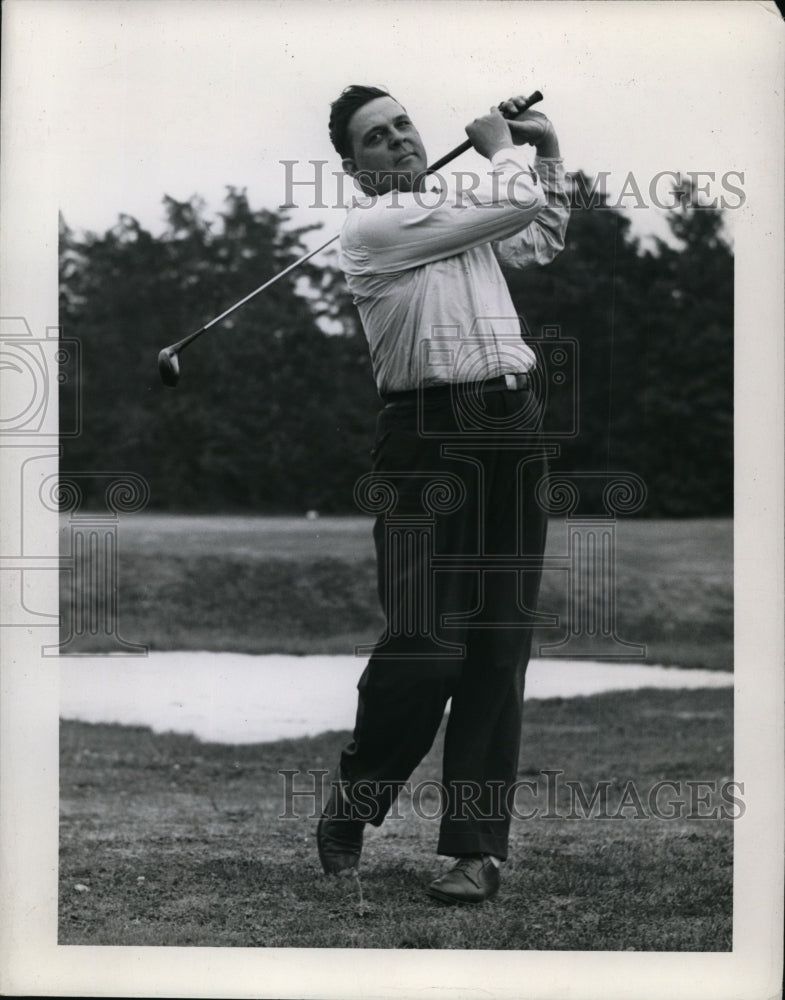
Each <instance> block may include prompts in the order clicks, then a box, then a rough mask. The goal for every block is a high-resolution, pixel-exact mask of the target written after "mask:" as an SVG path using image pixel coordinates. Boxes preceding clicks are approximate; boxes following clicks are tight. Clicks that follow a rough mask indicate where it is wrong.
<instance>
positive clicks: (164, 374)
mask: <svg viewBox="0 0 785 1000" xmlns="http://www.w3.org/2000/svg"><path fill="white" fill-rule="evenodd" d="M541 100H542V94H541V93H540V91H539V90H535V91H534V93H533V94H531V95H530V96H529V97H527V98H526V103H525V105H524V107H523V108H522V109H521V110H519V111H517V112H516V113H515V114H514V115H505V117H506V118H509V119H510V120H511V121H515V120H516V119H518V118H520V117H521V115H523V114H524V113H525V112H526V111H528V109H529V108H530V107H531V106H532V105H533V104H537V103H538V102H539V101H541ZM470 148H471V141H470V140H469V139H467V140H466V141H465V142H462V143H461V144H460V145H459V146H456V147H455V149H452V150H450V152H449V153H447V154H446V155H445V156H443V157H442V158H441V159H440V160H437V161H436V162H435V163H434V164H432V165H431V166H430V167H428V169H427V170H426V173H428V174H432V173H434V172H435V171H436V170H439V169H440V168H441V167H444V166H446V165H447V164H448V163H450V162H451V161H452V160H454V159H455V158H456V157H457V156H460V155H461V153H465V152H466V151H467V150H468V149H470ZM339 235H340V234H339V233H336V235H335V236H331V237H330V239H329V240H327V241H326V242H325V243H322V245H321V246H319V247H317V248H316V249H315V250H311V251H310V253H307V254H305V255H304V256H303V257H300V258H299V259H298V260H296V261H294V263H292V264H289V266H288V267H285V268H284V269H283V271H280V272H279V273H278V274H276V275H275V276H274V277H272V278H270V279H269V280H268V281H265V283H264V284H263V285H260V286H259V287H258V288H255V289H254V290H253V291H252V292H249V294H248V295H246V296H245V298H243V299H240V301H239V302H235V304H234V305H233V306H229V308H228V309H227V310H225V311H224V312H222V313H221V315H220V316H216V317H215V319H211V320H210V322H209V323H205V325H204V326H203V327H200V329H198V330H195V331H194V332H193V333H189V334H188V336H187V337H183V339H182V340H178V341H177V343H176V344H171V345H170V346H169V347H165V348H164V349H163V350H162V351H161V352H160V353H159V354H158V373H159V374H160V376H161V381H162V382H163V384H164V385H165V386H167V387H168V388H170V389H174V388H175V386H176V385H177V383H178V381H179V379H180V357H179V355H180V352H181V351H183V350H185V348H186V347H187V346H188V345H189V344H191V343H193V341H194V340H196V339H197V337H201V335H202V334H203V333H206V332H207V331H208V330H209V329H210V327H211V326H215V324H216V323H220V322H221V320H222V319H226V317H227V316H230V315H231V314H232V313H233V312H234V311H235V310H236V309H239V308H240V306H244V305H245V303H246V302H250V300H251V299H252V298H254V297H255V296H256V295H258V294H259V293H260V292H263V291H264V290H265V288H269V287H270V285H273V284H275V282H276V281H279V280H280V279H281V278H283V277H284V276H285V275H287V274H289V273H290V272H291V271H294V269H295V268H297V267H299V266H300V265H301V264H304V263H305V262H306V261H307V260H310V259H311V257H315V256H316V254H318V253H321V252H322V250H324V249H326V248H327V247H328V246H330V244H331V243H335V241H336V240H337V239H338V236H339Z"/></svg>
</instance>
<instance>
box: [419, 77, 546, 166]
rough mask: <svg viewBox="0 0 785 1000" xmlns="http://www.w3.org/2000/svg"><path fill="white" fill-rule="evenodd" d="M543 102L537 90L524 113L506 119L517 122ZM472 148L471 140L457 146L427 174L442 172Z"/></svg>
mask: <svg viewBox="0 0 785 1000" xmlns="http://www.w3.org/2000/svg"><path fill="white" fill-rule="evenodd" d="M541 100H542V94H541V93H540V91H539V90H535V91H534V93H533V94H531V95H530V96H529V97H527V98H526V107H525V108H524V109H523V111H518V112H516V113H515V114H514V115H505V116H504V117H505V118H508V119H510V121H515V119H516V118H518V117H519V116H520V115H522V114H524V112H526V111H528V110H529V108H530V107H531V106H532V104H538V103H539V102H540V101H541ZM471 148H472V141H471V139H466V141H465V142H462V143H461V144H460V146H456V147H455V149H451V150H450V152H449V153H447V154H446V155H445V156H443V157H442V158H441V159H440V160H437V161H436V163H432V164H431V166H430V167H428V169H427V170H426V171H425V172H426V173H427V174H433V173H435V172H436V171H437V170H441V168H442V167H444V166H446V165H447V164H448V163H450V162H451V161H452V160H454V159H455V158H456V157H457V156H460V155H461V153H465V152H466V151H467V150H469V149H471Z"/></svg>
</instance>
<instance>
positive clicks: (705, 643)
mask: <svg viewBox="0 0 785 1000" xmlns="http://www.w3.org/2000/svg"><path fill="white" fill-rule="evenodd" d="M616 532H617V534H616V537H617V549H616V572H617V587H616V601H617V634H618V636H619V637H620V638H622V639H624V640H626V641H628V642H633V643H640V644H644V645H645V646H646V662H649V663H662V664H674V665H678V666H684V667H708V668H712V669H731V668H732V665H733V591H732V551H733V526H732V522H731V521H729V520H727V519H718V520H709V519H705V520H689V521H639V520H627V521H623V520H622V521H620V522H619V523H618V524H617V529H616ZM65 541H66V543H67V538H66V539H65ZM566 546H567V534H566V526H565V522H564V521H559V520H554V521H553V522H552V524H551V528H550V532H549V538H548V550H547V555H552V556H563V555H564V554H565V553H566V550H567V549H566ZM119 551H120V556H119V609H120V610H119V621H120V633H121V634H122V636H123V637H124V638H125V639H127V640H129V641H132V642H137V643H144V644H146V645H147V646H149V647H150V648H151V649H206V650H226V651H236V652H248V653H270V652H284V653H296V654H306V653H350V652H351V651H352V650H353V649H354V647H355V645H357V644H360V643H371V642H373V641H374V640H375V639H376V638H377V637H378V635H379V634H380V632H381V630H382V627H383V619H382V615H381V611H380V608H379V605H378V599H377V596H376V570H375V561H374V555H373V546H372V540H371V521H370V520H369V519H367V518H361V517H353V518H352V517H350V518H339V517H323V518H319V519H318V520H313V521H309V520H306V519H305V518H294V517H282V518H264V517H185V516H182V517H181V516H173V515H152V514H139V515H128V516H126V517H123V518H122V520H121V524H120V528H119ZM567 584H568V579H567V574H566V572H564V571H562V570H549V571H546V572H545V574H544V576H543V585H542V592H541V599H540V610H541V611H544V612H549V613H551V614H557V615H559V617H560V621H561V623H562V624H561V625H560V626H559V627H555V628H553V627H552V628H540V629H538V630H537V632H536V634H535V649H537V647H538V646H539V645H542V644H551V643H554V642H558V641H559V639H560V638H561V637H562V636H563V635H564V631H565V624H564V623H565V622H566V620H567ZM69 588H70V576H69V574H68V573H63V574H62V591H61V606H62V608H63V610H64V612H65V613H64V623H63V631H64V636H65V635H67V634H68V628H69V623H68V606H69V597H70V589H69ZM105 642H106V640H102V638H101V636H100V635H95V636H93V635H89V634H88V635H85V636H83V637H80V638H79V646H78V648H80V649H81V650H83V651H95V652H100V651H101V650H102V649H105V648H106V647H105ZM593 651H595V647H594V645H593V643H592V642H591V641H589V640H585V641H584V642H583V645H582V647H581V649H580V650H579V652H581V653H583V654H584V655H592V652H593Z"/></svg>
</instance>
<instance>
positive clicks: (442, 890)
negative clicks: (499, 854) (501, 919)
mask: <svg viewBox="0 0 785 1000" xmlns="http://www.w3.org/2000/svg"><path fill="white" fill-rule="evenodd" d="M499 882H500V878H499V869H498V868H497V866H496V865H495V864H494V862H493V860H492V858H491V856H490V854H471V855H468V856H467V857H465V858H459V860H458V863H457V864H456V865H455V866H454V867H453V868H451V869H450V870H449V871H448V872H445V873H444V875H440V876H439V877H438V878H436V879H434V880H433V882H431V884H430V885H429V886H428V895H429V896H433V898H434V899H439V900H441V902H443V903H482V902H484V901H485V900H486V899H490V898H491V897H492V896H495V895H496V893H497V892H498V891H499Z"/></svg>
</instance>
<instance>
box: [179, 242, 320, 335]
mask: <svg viewBox="0 0 785 1000" xmlns="http://www.w3.org/2000/svg"><path fill="white" fill-rule="evenodd" d="M337 239H338V236H337V235H336V236H331V237H330V239H329V240H327V242H326V243H322V245H321V246H318V247H317V248H316V249H315V250H311V251H310V252H309V253H307V254H305V255H304V256H303V257H300V258H298V259H297V260H296V261H294V262H293V263H292V264H289V266H288V267H285V268H284V269H283V271H279V272H278V274H276V275H274V277H272V278H270V279H269V280H268V281H265V283H264V284H263V285H259V287H258V288H255V289H254V290H253V291H252V292H249V293H248V295H246V296H245V298H244V299H240V301H239V302H235V304H234V305H233V306H229V308H228V309H226V310H225V311H224V312H222V313H221V315H220V316H216V317H215V319H211V320H210V322H209V323H205V325H204V326H203V327H201V328H200V329H199V330H195V331H194V332H193V333H189V334H188V336H187V337H183V339H182V340H178V341H177V343H176V344H172V346H171V347H170V348H168V350H170V351H171V352H173V353H174V352H176V351H181V350H182V349H183V348H184V347H186V346H187V345H188V344H190V343H191V341H192V340H196V338H197V337H201V335H202V334H203V333H204V332H205V331H207V330H209V329H210V327H211V326H215V324H216V323H220V322H221V320H222V319H226V317H227V316H230V315H231V314H232V313H233V312H234V311H235V310H236V309H239V308H240V306H244V305H245V303H246V302H250V300H251V299H252V298H253V297H254V296H255V295H258V294H259V292H263V291H264V290H265V288H269V287H270V285H274V284H275V282H276V281H279V280H280V279H281V278H283V277H284V275H287V274H289V272H290V271H293V270H294V269H295V268H296V267H299V266H300V265H301V264H304V263H305V262H306V261H307V260H310V259H311V257H315V256H316V254H317V253H321V252H322V250H324V249H326V248H327V247H328V246H329V245H330V244H331V243H335V241H336V240H337Z"/></svg>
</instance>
